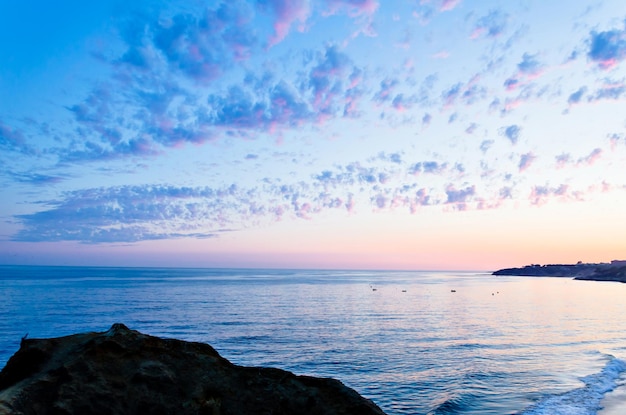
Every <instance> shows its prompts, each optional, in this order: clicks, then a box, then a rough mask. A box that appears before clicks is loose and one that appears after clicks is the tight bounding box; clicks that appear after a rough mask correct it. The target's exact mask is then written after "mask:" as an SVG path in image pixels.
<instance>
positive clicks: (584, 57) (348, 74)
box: [0, 0, 626, 271]
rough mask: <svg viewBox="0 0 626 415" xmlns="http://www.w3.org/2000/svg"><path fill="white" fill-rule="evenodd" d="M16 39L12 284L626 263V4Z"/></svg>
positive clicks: (217, 11) (81, 13)
mask: <svg viewBox="0 0 626 415" xmlns="http://www.w3.org/2000/svg"><path fill="white" fill-rule="evenodd" d="M18 3H19V4H18ZM0 30H1V31H2V32H3V38H4V39H10V42H3V43H2V44H1V45H0V61H1V62H2V65H0V95H1V96H2V97H3V99H2V100H1V101H0V165H1V166H2V168H1V169H0V184H1V186H2V192H1V196H2V199H3V201H2V204H0V219H1V220H0V263H1V264H27V265H28V264H46V265H113V266H118V265H119V266H174V267H184V266H190V267H267V268H331V269H332V268H342V269H345V268H351V269H421V270H485V271H489V270H494V269H497V268H502V267H509V266H522V265H525V264H529V263H575V262H577V261H583V262H608V261H610V260H613V259H626V239H625V238H624V235H626V220H624V208H626V167H625V166H626V112H625V111H624V108H626V105H625V104H626V62H625V61H626V3H624V2H620V1H617V0H614V1H601V2H589V1H573V2H569V3H568V4H567V5H565V4H559V3H556V2H539V1H515V2H506V3H503V2H498V1H470V0H419V1H418V0H415V1H412V0H400V1H390V2H382V1H380V0H317V1H314V0H257V1H244V0H239V1H197V0H188V1H176V2H169V1H161V0H159V1H150V2H148V1H138V2H122V1H119V0H108V1H103V2H98V4H97V5H92V4H87V3H83V2H79V1H75V0H64V1H61V2H57V3H55V4H54V5H53V4H49V3H48V2H44V1H41V0H26V1H23V2H4V3H3V4H2V5H0Z"/></svg>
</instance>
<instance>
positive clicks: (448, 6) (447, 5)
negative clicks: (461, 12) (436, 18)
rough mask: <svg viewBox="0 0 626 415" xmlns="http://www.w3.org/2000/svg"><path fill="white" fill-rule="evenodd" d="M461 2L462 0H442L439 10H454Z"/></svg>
mask: <svg viewBox="0 0 626 415" xmlns="http://www.w3.org/2000/svg"><path fill="white" fill-rule="evenodd" d="M460 3H461V0H441V5H440V6H439V10H440V11H442V12H446V11H450V10H454V9H455V8H456V6H458V5H459V4H460Z"/></svg>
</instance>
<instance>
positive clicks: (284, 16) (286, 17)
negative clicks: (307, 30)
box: [268, 0, 311, 47]
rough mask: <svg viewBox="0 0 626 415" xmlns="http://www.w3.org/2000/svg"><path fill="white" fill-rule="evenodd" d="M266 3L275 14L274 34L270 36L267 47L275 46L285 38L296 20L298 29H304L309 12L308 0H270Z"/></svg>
mask: <svg viewBox="0 0 626 415" xmlns="http://www.w3.org/2000/svg"><path fill="white" fill-rule="evenodd" d="M268 3H269V5H270V7H271V8H272V10H273V11H274V14H275V15H276V21H275V22H274V35H273V36H272V37H271V38H270V40H269V44H268V47H272V46H275V45H277V44H278V43H280V42H281V41H282V40H283V39H285V37H286V36H287V34H289V30H290V29H291V26H292V25H293V24H294V23H295V22H296V21H300V26H299V28H298V30H300V31H304V25H305V23H306V21H307V19H308V18H309V15H310V12H311V10H310V8H309V2H308V0H270V1H269V2H268Z"/></svg>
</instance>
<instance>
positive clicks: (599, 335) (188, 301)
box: [0, 266, 626, 415]
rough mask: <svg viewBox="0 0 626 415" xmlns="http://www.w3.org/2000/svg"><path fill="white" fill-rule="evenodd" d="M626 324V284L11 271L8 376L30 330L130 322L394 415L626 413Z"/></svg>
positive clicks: (4, 276) (0, 270)
mask: <svg viewBox="0 0 626 415" xmlns="http://www.w3.org/2000/svg"><path fill="white" fill-rule="evenodd" d="M453 290H454V292H453ZM624 316H626V284H619V283H600V282H585V281H572V280H569V279H564V278H529V277H493V276H490V275H486V274H477V273H460V272H453V273H449V272H448V273H446V272H399V271H385V272H383V271H376V272H373V271H301V270H236V269H157V268H143V269H141V268H83V267H14V266H0V367H3V366H4V364H5V363H6V361H7V360H8V359H9V357H10V356H11V355H12V354H13V353H14V352H15V351H16V350H17V348H18V347H19V341H20V339H21V337H22V336H24V335H25V334H26V333H28V336H29V337H56V336H62V335H67V334H72V333H76V332H82V331H105V330H107V329H108V328H109V327H110V325H111V324H113V323H115V322H122V323H125V324H126V325H128V326H129V327H130V328H133V329H137V330H140V331H142V332H145V333H148V334H153V335H158V336H166V337H176V338H180V339H185V340H193V341H202V342H207V343H210V344H211V345H212V346H213V347H215V348H216V349H217V350H218V351H219V352H220V353H221V354H222V355H223V356H224V357H226V358H228V359H229V360H231V361H232V362H233V363H236V364H240V365H255V366H274V367H279V368H283V369H287V370H290V371H293V372H296V373H298V374H308V375H314V376H330V377H335V378H338V379H340V380H341V381H343V382H344V383H345V384H347V385H348V386H350V387H352V388H354V389H356V390H357V391H358V392H360V393H361V394H362V395H364V396H366V397H368V398H371V399H372V400H374V401H375V402H376V403H377V404H378V405H379V406H380V407H381V408H382V409H383V410H384V411H385V412H387V413H388V414H390V415H391V414H433V415H434V414H481V415H490V414H494V415H495V414H497V415H502V414H525V415H531V414H532V415H538V414H551V415H555V414H556V415H561V414H562V415H588V414H589V415H590V414H601V415H617V414H622V415H623V414H625V413H626V363H625V361H626V318H624ZM600 407H604V409H603V410H600Z"/></svg>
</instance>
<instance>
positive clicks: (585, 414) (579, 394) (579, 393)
mask: <svg viewBox="0 0 626 415" xmlns="http://www.w3.org/2000/svg"><path fill="white" fill-rule="evenodd" d="M624 371H626V362H625V361H623V360H621V359H617V358H615V357H612V356H611V357H610V360H609V361H608V363H607V364H606V366H604V368H603V369H602V371H601V372H599V373H595V374H592V375H589V376H585V377H583V378H581V381H582V382H583V383H584V384H585V386H583V387H581V388H577V389H573V390H571V391H569V392H565V393H562V394H559V395H550V396H546V397H545V398H543V399H542V400H540V401H539V402H537V403H536V404H534V405H532V406H531V407H529V408H528V409H526V410H525V411H523V412H522V413H521V414H520V415H548V414H549V415H596V414H597V413H598V411H599V410H600V409H601V405H600V403H601V401H602V399H603V398H604V396H605V395H606V394H607V393H609V392H611V391H612V390H614V389H615V388H616V387H617V386H618V380H619V378H620V375H621V374H622V373H623V372H624Z"/></svg>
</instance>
